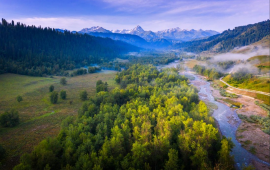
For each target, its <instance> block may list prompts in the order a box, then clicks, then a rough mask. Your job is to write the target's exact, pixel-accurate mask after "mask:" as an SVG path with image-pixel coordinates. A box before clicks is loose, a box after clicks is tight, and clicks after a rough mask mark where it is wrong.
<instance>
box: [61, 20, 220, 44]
mask: <svg viewBox="0 0 270 170" xmlns="http://www.w3.org/2000/svg"><path fill="white" fill-rule="evenodd" d="M58 31H60V32H63V31H64V30H58ZM78 33H81V34H89V35H92V36H96V37H103V38H111V39H113V40H120V41H124V42H127V43H130V44H132V45H136V46H139V47H143V48H165V47H168V46H171V45H172V44H174V43H179V42H183V41H189V40H192V39H199V38H206V37H208V36H212V35H216V34H219V32H217V31H213V30H205V31H204V30H201V29H200V30H194V29H191V30H187V29H180V28H179V27H177V28H172V29H167V30H162V31H158V32H153V31H145V30H144V29H143V28H142V27H141V26H139V25H138V26H136V27H135V28H133V29H131V30H127V29H123V30H107V29H105V28H103V27H99V26H94V27H91V28H84V29H82V30H81V31H79V32H78Z"/></svg>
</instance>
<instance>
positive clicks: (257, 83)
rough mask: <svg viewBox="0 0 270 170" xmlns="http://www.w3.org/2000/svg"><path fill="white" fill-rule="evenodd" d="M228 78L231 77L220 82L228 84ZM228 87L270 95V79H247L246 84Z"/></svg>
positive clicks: (227, 77)
mask: <svg viewBox="0 0 270 170" xmlns="http://www.w3.org/2000/svg"><path fill="white" fill-rule="evenodd" d="M230 78H231V75H228V76H226V77H224V78H223V79H222V80H223V81H225V82H227V83H228V82H229V80H230ZM229 84H230V83H229ZM230 85H231V86H233V87H236V88H240V89H248V90H256V91H262V92H266V93H270V79H269V78H257V77H253V78H251V79H249V80H248V82H247V81H245V82H243V83H241V84H232V83H231V84H230Z"/></svg>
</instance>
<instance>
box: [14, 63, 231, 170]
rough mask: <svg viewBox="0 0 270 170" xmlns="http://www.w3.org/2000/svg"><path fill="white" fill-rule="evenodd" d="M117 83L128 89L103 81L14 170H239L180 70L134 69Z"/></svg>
mask: <svg viewBox="0 0 270 170" xmlns="http://www.w3.org/2000/svg"><path fill="white" fill-rule="evenodd" d="M115 81H116V82H117V83H118V84H121V83H123V82H125V83H124V84H125V86H121V88H119V87H116V88H115V89H113V90H110V91H107V88H106V86H107V85H106V82H105V83H103V82H102V81H98V82H97V85H98V89H97V92H98V93H97V94H96V95H95V96H93V97H92V98H90V99H89V100H86V101H85V102H84V103H83V105H82V107H81V109H80V110H79V112H78V116H77V117H76V118H75V119H74V118H73V117H67V118H66V119H65V120H64V121H62V125H61V131H60V133H59V134H58V136H57V137H55V138H47V139H45V140H43V141H42V142H40V144H39V145H38V146H36V147H35V148H34V150H33V151H32V152H31V153H26V154H24V155H23V156H21V159H20V164H19V165H17V166H16V167H15V168H14V170H26V169H27V170H29V169H33V170H43V169H46V170H48V169H51V170H54V169H57V170H59V169H62V170H77V169H78V170H81V169H82V170H86V169H95V170H101V169H104V170H106V169H108V170H109V169H129V170H135V169H147V170H150V169H165V170H178V169H214V168H215V169H224V170H225V169H226V170H228V169H233V168H234V167H233V164H234V163H233V158H232V157H231V156H230V151H231V149H232V148H233V144H232V142H231V141H230V140H228V139H226V138H224V137H221V136H220V134H219V132H218V128H217V127H216V125H215V122H214V119H213V117H211V115H209V112H208V108H207V106H206V104H205V103H204V102H203V101H200V100H199V98H198V91H197V89H196V88H195V87H194V86H190V85H189V80H188V79H187V78H186V77H184V76H181V75H179V74H178V73H177V70H175V69H163V70H161V71H158V70H157V68H156V67H154V66H153V65H141V64H135V65H132V66H131V67H129V69H127V70H125V71H122V72H121V73H118V74H117V75H116V77H115ZM100 85H101V86H102V88H100V87H101V86H100ZM99 86H100V87H99ZM103 87H105V88H103Z"/></svg>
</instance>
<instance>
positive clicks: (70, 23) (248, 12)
mask: <svg viewBox="0 0 270 170" xmlns="http://www.w3.org/2000/svg"><path fill="white" fill-rule="evenodd" d="M0 14H1V16H2V17H3V18H6V19H8V20H11V19H16V20H20V21H22V22H25V23H26V24H34V25H42V26H44V27H45V26H50V27H57V28H66V29H69V30H80V29H82V28H84V27H91V26H97V25H98V26H103V27H105V28H107V29H124V28H125V29H131V28H133V27H135V26H136V25H141V26H142V27H143V28H144V29H145V30H153V31H158V30H162V29H168V28H173V27H180V28H183V29H200V28H201V29H213V30H216V31H220V32H222V31H224V30H226V29H229V28H230V29H233V28H234V27H235V26H240V25H246V24H252V23H255V22H260V21H263V20H266V19H268V18H269V1H268V0H256V1H254V0H245V1H242V0H207V1H206V0H170V1H168V0H117V1H115V0H76V1H72V0H58V1H53V0H47V1H43V0H41V1H34V0H27V1H21V0H2V2H0ZM62 20H64V21H62Z"/></svg>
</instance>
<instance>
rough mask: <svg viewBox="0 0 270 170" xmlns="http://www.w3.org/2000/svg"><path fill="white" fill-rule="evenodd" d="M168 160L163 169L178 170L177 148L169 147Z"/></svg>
mask: <svg viewBox="0 0 270 170" xmlns="http://www.w3.org/2000/svg"><path fill="white" fill-rule="evenodd" d="M168 156H169V160H168V161H167V162H166V164H165V167H164V169H165V170H178V169H179V166H178V162H179V159H178V152H177V150H174V149H170V150H169V153H168Z"/></svg>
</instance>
